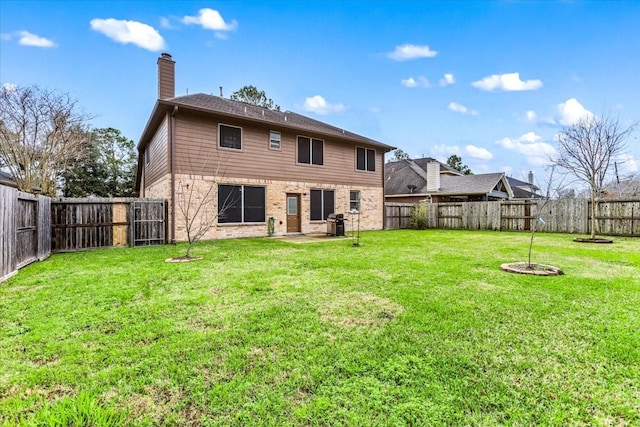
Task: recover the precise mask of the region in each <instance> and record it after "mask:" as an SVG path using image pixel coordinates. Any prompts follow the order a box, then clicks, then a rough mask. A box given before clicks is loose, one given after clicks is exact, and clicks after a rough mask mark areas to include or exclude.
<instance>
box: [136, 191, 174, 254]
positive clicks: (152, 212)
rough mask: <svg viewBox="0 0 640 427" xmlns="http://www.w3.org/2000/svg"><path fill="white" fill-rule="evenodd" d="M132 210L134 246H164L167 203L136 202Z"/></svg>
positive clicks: (155, 201) (153, 201)
mask: <svg viewBox="0 0 640 427" xmlns="http://www.w3.org/2000/svg"><path fill="white" fill-rule="evenodd" d="M131 209H132V211H133V212H132V215H131V217H132V218H133V233H132V236H131V239H132V240H133V241H132V246H149V245H163V244H164V243H165V241H166V233H165V230H166V222H165V202H164V201H158V200H136V201H134V202H133V203H132V204H131Z"/></svg>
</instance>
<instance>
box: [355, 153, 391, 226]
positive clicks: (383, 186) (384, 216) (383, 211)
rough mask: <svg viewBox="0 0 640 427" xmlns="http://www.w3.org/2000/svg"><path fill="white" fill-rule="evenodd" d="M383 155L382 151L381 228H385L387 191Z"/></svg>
mask: <svg viewBox="0 0 640 427" xmlns="http://www.w3.org/2000/svg"><path fill="white" fill-rule="evenodd" d="M384 155H385V153H382V229H383V230H386V228H387V204H386V203H387V202H386V195H387V191H386V189H385V186H386V181H385V179H384V177H385V172H384V168H385V163H384ZM360 210H362V207H360Z"/></svg>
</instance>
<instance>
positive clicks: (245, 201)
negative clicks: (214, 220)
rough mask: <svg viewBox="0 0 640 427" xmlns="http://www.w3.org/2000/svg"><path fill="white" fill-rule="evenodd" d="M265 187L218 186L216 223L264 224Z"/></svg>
mask: <svg viewBox="0 0 640 427" xmlns="http://www.w3.org/2000/svg"><path fill="white" fill-rule="evenodd" d="M265 200H266V189H265V187H253V186H250V185H224V184H220V185H218V223H220V224H227V223H248V222H265V216H266V212H265Z"/></svg>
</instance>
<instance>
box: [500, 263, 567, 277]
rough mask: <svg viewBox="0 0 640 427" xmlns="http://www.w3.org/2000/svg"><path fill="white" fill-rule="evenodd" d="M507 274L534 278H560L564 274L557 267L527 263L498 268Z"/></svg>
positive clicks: (509, 264)
mask: <svg viewBox="0 0 640 427" xmlns="http://www.w3.org/2000/svg"><path fill="white" fill-rule="evenodd" d="M500 268H501V269H503V270H504V271H507V272H509V273H517V274H533V275H535V276H560V275H562V274H564V273H563V272H562V270H560V269H559V268H558V267H553V266H551V265H544V264H534V263H531V264H529V263H527V262H508V263H505V264H502V265H501V266H500Z"/></svg>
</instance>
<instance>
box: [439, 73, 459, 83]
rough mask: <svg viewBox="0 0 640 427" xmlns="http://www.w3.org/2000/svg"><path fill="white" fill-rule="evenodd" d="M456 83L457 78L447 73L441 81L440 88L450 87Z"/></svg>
mask: <svg viewBox="0 0 640 427" xmlns="http://www.w3.org/2000/svg"><path fill="white" fill-rule="evenodd" d="M455 82H456V78H455V77H454V76H453V74H451V73H446V74H445V75H444V77H443V78H441V79H440V86H449V85H452V84H454V83H455Z"/></svg>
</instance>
